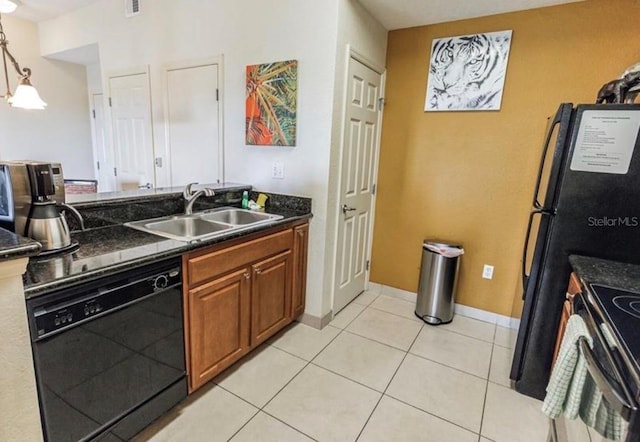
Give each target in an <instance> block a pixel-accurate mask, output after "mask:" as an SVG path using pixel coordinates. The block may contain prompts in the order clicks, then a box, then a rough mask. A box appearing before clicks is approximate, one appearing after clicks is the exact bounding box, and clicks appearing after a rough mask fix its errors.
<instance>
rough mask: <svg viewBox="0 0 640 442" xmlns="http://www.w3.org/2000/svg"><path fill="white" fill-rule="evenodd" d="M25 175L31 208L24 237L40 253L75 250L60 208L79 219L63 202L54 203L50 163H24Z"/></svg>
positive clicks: (80, 219)
mask: <svg viewBox="0 0 640 442" xmlns="http://www.w3.org/2000/svg"><path fill="white" fill-rule="evenodd" d="M26 168H27V175H28V177H29V184H30V187H31V209H30V210H29V215H28V217H27V221H26V225H25V234H26V236H29V237H30V238H32V239H34V240H36V241H38V242H39V243H40V244H42V249H41V253H43V252H44V253H53V252H58V251H63V250H67V249H70V248H73V247H74V244H72V243H71V234H70V232H69V226H68V225H67V221H66V219H65V217H64V213H62V211H61V209H63V210H68V211H69V212H70V213H71V214H73V215H74V216H76V217H77V218H78V221H79V224H80V225H82V217H81V216H80V214H79V213H78V212H77V211H76V210H75V209H74V208H73V207H71V206H68V205H66V204H65V203H64V201H54V200H53V196H54V195H55V194H56V188H55V183H54V179H53V169H52V166H51V164H50V163H31V164H29V163H27V164H26Z"/></svg>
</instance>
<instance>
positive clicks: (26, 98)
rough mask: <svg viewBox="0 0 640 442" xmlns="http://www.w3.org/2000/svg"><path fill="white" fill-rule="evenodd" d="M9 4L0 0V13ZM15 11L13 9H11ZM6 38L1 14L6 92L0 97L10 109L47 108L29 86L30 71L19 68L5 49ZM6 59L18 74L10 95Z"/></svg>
mask: <svg viewBox="0 0 640 442" xmlns="http://www.w3.org/2000/svg"><path fill="white" fill-rule="evenodd" d="M9 4H13V5H14V6H15V3H13V2H11V1H9V0H0V12H1V11H3V10H8V8H9V7H10V6H11V5H9ZM5 8H6V9H5ZM13 9H14V10H15V7H14V8H13ZM7 44H9V42H8V41H7V36H6V35H5V33H4V29H3V28H2V14H0V50H2V64H3V67H4V79H5V85H6V88H7V92H6V93H5V94H4V96H0V97H3V98H6V99H7V103H9V105H10V106H11V107H19V108H22V109H44V108H45V107H46V106H47V103H45V102H44V101H42V98H40V95H38V91H37V90H36V88H34V87H33V86H32V85H31V81H30V80H29V78H30V77H31V69H29V68H27V67H25V68H20V65H19V64H18V62H17V61H16V59H15V58H14V56H13V55H11V52H9V48H7ZM7 58H8V59H9V61H10V62H11V65H12V66H13V68H14V69H15V70H16V72H17V73H18V87H17V88H16V92H15V94H12V93H11V87H10V86H9V73H8V72H7Z"/></svg>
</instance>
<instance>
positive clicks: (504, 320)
mask: <svg viewBox="0 0 640 442" xmlns="http://www.w3.org/2000/svg"><path fill="white" fill-rule="evenodd" d="M372 285H373V286H374V287H375V286H380V292H379V293H380V294H381V295H385V296H390V297H392V298H397V299H401V300H403V301H409V302H416V295H417V294H416V293H415V292H410V291H408V290H402V289H398V288H395V287H390V286H388V285H383V284H377V283H374V282H370V283H369V286H370V287H371V286H372ZM455 312H456V313H459V314H461V315H463V316H466V317H468V318H473V319H477V320H479V321H484V322H489V323H491V324H497V325H499V326H500V327H507V328H513V329H518V327H520V319H518V318H512V317H510V316H504V315H499V314H497V313H493V312H488V311H486V310H480V309H478V308H475V307H469V306H467V305H462V304H457V303H456V304H455Z"/></svg>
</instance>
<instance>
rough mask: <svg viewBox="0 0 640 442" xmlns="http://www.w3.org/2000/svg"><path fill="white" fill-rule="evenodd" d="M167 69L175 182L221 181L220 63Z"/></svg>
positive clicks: (169, 131)
mask: <svg viewBox="0 0 640 442" xmlns="http://www.w3.org/2000/svg"><path fill="white" fill-rule="evenodd" d="M166 72H167V139H168V145H169V146H168V147H169V167H170V171H171V185H172V186H184V185H185V184H188V183H193V182H198V183H201V184H205V183H216V182H219V181H220V180H221V179H222V164H221V160H220V158H221V155H220V149H221V147H220V136H219V135H220V127H219V115H220V108H219V107H220V102H219V93H218V65H217V64H208V65H203V66H192V67H183V68H176V69H168V70H167V71H166Z"/></svg>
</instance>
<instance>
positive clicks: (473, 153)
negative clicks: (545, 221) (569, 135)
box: [371, 0, 640, 316]
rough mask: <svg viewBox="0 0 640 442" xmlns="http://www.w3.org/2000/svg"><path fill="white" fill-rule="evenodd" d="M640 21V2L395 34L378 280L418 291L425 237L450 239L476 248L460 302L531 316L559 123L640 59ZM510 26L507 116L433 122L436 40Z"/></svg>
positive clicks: (375, 265)
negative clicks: (550, 134) (535, 215)
mask: <svg viewBox="0 0 640 442" xmlns="http://www.w3.org/2000/svg"><path fill="white" fill-rule="evenodd" d="M639 18H640V2H639V1H637V0H588V1H585V2H579V3H572V4H568V5H562V6H555V7H548V8H541V9H534V10H529V11H523V12H517V13H509V14H501V15H495V16H491V17H484V18H478V19H471V20H464V21H457V22H451V23H445V24H439V25H430V26H422V27H416V28H409V29H401V30H397V31H392V32H390V33H389V43H388V50H387V75H388V76H387V84H386V105H385V110H384V121H383V126H382V140H381V152H380V168H379V180H378V183H379V187H378V188H379V192H378V197H377V198H378V199H377V202H376V221H375V231H374V239H373V254H372V269H371V272H372V273H371V280H372V281H374V282H378V283H381V284H385V285H390V286H393V287H398V288H401V289H405V290H410V291H416V290H417V286H418V274H419V268H420V256H421V244H422V240H423V239H424V238H439V239H448V240H451V241H455V242H460V243H462V244H463V246H464V248H465V255H464V256H463V257H462V262H461V269H460V279H459V285H458V297H457V299H456V301H457V302H459V303H461V304H464V305H468V306H471V307H475V308H479V309H483V310H488V311H491V312H495V313H498V314H501V315H507V316H519V315H520V310H521V305H522V304H521V301H520V297H521V294H522V291H521V288H520V266H521V253H522V243H523V239H524V234H525V228H526V222H527V217H528V213H529V208H530V203H531V197H532V193H533V187H534V184H535V176H536V172H537V166H538V161H539V157H540V154H541V149H542V142H543V138H544V135H545V129H546V123H547V117H549V116H551V115H552V114H554V113H555V111H556V109H557V107H558V105H559V104H560V103H561V102H573V103H593V102H594V101H595V97H596V93H597V91H598V89H599V88H600V86H601V85H602V84H604V83H605V82H607V81H609V80H612V79H614V78H616V77H618V76H619V75H620V74H621V73H622V71H623V70H624V69H626V68H627V67H629V66H630V65H632V64H634V63H636V62H639V61H640V40H639V39H638V29H639V26H640V21H639ZM506 29H512V30H513V40H512V44H511V52H510V56H509V65H508V68H507V76H506V83H505V88H504V95H503V100H502V108H501V110H500V111H497V112H496V111H493V112H492V111H482V112H428V113H425V112H424V111H423V109H424V100H425V92H426V82H427V71H428V63H429V56H430V52H431V42H432V40H433V39H434V38H440V37H448V36H455V35H463V34H474V33H483V32H493V31H502V30H506ZM485 263H487V264H491V265H494V266H495V271H494V277H493V279H492V280H486V279H482V277H481V274H482V267H483V264H485Z"/></svg>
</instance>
